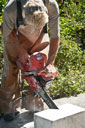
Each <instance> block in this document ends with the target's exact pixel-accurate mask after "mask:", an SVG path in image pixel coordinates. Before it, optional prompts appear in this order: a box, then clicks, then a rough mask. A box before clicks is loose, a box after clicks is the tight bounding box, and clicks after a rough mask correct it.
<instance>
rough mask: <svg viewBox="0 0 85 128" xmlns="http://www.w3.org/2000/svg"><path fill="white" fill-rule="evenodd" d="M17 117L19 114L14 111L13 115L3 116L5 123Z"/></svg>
mask: <svg viewBox="0 0 85 128" xmlns="http://www.w3.org/2000/svg"><path fill="white" fill-rule="evenodd" d="M18 115H19V112H18V111H16V112H15V113H7V114H4V120H5V121H12V120H14V119H15V118H16V117H17V116H18Z"/></svg>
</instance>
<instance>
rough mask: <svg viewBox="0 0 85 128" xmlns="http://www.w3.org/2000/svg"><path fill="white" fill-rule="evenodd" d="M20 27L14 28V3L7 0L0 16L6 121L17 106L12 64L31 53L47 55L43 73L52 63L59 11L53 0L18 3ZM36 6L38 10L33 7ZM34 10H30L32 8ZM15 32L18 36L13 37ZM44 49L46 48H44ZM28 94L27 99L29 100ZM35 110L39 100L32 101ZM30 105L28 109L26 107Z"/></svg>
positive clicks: (0, 96) (0, 95)
mask: <svg viewBox="0 0 85 128" xmlns="http://www.w3.org/2000/svg"><path fill="white" fill-rule="evenodd" d="M21 4H22V17H23V24H22V25H20V26H19V27H18V28H17V23H16V21H17V6H16V0H10V1H9V2H8V4H7V5H6V8H5V10H4V15H3V38H4V71H3V77H2V87H1V89H0V108H1V110H2V111H3V112H4V119H5V120H6V121H9V120H12V119H14V118H15V117H16V115H17V111H16V109H17V108H18V107H20V100H21V92H20V71H19V69H18V67H17V65H16V61H17V59H20V61H22V62H24V63H25V62H26V59H27V58H28V57H29V56H30V55H31V54H33V53H34V52H42V53H45V54H46V55H47V62H46V66H45V68H44V70H50V69H49V68H50V67H51V65H53V64H54V61H55V57H56V53H57V51H58V47H59V42H60V28H59V8H58V4H57V3H56V1H55V0H45V2H43V1H42V0H21ZM34 6H38V9H36V7H34ZM32 8H34V9H32ZM47 21H48V27H49V31H50V41H49V36H48V34H47V33H46V31H45V29H43V28H45V27H44V26H45V24H46V23H47ZM17 33H18V34H17ZM46 46H47V47H46ZM31 94H32V91H31V90H30V89H29V91H28V101H27V103H28V109H29V110H30V109H31V110H32V109H33V108H32V103H33V102H32V101H33V98H34V97H33V96H32V95H31ZM30 95H31V99H29V97H30ZM35 101H36V104H35V106H37V107H36V108H38V109H39V106H41V110H42V109H43V105H42V102H41V100H39V99H38V98H37V99H35ZM29 106H30V107H29Z"/></svg>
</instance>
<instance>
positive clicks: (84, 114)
mask: <svg viewBox="0 0 85 128" xmlns="http://www.w3.org/2000/svg"><path fill="white" fill-rule="evenodd" d="M34 128H85V109H84V108H81V107H78V106H75V105H72V104H64V105H61V106H60V107H59V110H57V109H56V110H55V109H48V110H45V111H42V112H39V113H36V114H35V115H34Z"/></svg>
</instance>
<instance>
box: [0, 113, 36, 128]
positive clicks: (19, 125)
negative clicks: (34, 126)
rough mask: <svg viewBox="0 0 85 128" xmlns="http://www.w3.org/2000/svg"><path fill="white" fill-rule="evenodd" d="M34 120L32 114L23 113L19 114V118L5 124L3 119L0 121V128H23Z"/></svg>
mask: <svg viewBox="0 0 85 128" xmlns="http://www.w3.org/2000/svg"><path fill="white" fill-rule="evenodd" d="M33 120H34V113H33V112H29V111H26V112H23V113H20V114H19V116H18V117H17V118H16V119H15V120H13V121H11V122H6V121H4V119H3V118H1V119H0V128H25V125H26V124H31V123H32V122H33Z"/></svg>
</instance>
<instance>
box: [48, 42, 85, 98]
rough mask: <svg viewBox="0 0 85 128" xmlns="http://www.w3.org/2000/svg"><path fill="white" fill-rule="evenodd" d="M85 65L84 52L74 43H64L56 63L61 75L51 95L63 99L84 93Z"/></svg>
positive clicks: (51, 90)
mask: <svg viewBox="0 0 85 128" xmlns="http://www.w3.org/2000/svg"><path fill="white" fill-rule="evenodd" d="M84 65H85V54H84V51H82V50H81V49H80V48H79V47H78V45H77V44H76V43H75V42H74V41H70V40H64V41H62V43H61V45H60V49H59V52H58V54H57V57H56V61H55V66H57V68H58V71H59V75H58V77H56V79H55V81H54V83H53V86H52V87H51V89H50V94H51V95H52V96H53V97H63V96H71V95H76V94H78V93H81V92H84V91H85V81H84V79H85V74H84V73H85V66H84Z"/></svg>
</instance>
